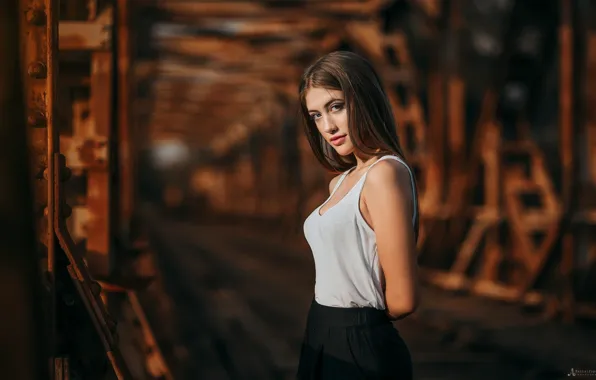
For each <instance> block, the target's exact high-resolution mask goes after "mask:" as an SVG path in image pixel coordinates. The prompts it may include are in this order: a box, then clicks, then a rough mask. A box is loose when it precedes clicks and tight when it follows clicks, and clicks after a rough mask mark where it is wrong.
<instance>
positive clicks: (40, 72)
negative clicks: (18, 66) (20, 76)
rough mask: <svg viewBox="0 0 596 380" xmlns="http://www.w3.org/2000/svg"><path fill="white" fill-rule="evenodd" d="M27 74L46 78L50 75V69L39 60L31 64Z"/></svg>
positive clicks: (37, 77) (32, 76) (36, 77)
mask: <svg viewBox="0 0 596 380" xmlns="http://www.w3.org/2000/svg"><path fill="white" fill-rule="evenodd" d="M27 74H29V76H30V77H31V78H35V79H45V78H47V76H48V70H47V68H46V65H45V63H43V62H40V61H37V62H32V63H30V64H29V67H28V68H27Z"/></svg>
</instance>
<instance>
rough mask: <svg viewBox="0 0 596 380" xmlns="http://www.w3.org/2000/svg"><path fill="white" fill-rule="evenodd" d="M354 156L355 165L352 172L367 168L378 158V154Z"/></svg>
mask: <svg viewBox="0 0 596 380" xmlns="http://www.w3.org/2000/svg"><path fill="white" fill-rule="evenodd" d="M354 156H355V157H356V167H355V168H354V170H353V171H352V172H358V171H360V170H362V169H364V168H367V167H369V166H370V165H372V164H373V163H375V161H377V160H378V159H379V156H356V155H354Z"/></svg>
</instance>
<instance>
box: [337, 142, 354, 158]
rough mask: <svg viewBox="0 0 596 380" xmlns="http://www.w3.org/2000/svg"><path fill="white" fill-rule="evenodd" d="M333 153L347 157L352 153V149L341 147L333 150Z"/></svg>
mask: <svg viewBox="0 0 596 380" xmlns="http://www.w3.org/2000/svg"><path fill="white" fill-rule="evenodd" d="M335 151H336V152H337V154H339V155H340V156H342V157H345V156H349V155H350V154H352V153H354V149H353V148H352V147H347V146H343V145H342V146H338V147H337V148H335Z"/></svg>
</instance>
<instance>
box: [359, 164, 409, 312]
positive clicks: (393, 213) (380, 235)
mask: <svg viewBox="0 0 596 380" xmlns="http://www.w3.org/2000/svg"><path fill="white" fill-rule="evenodd" d="M362 194H363V198H364V202H365V205H366V211H367V216H368V217H369V219H370V220H369V223H370V224H371V226H372V228H373V229H374V231H375V235H376V239H377V249H378V255H379V262H380V263H381V268H382V270H383V274H384V277H385V300H386V303H387V311H388V312H389V315H390V316H391V317H392V318H395V319H401V318H404V317H406V316H407V315H409V314H411V313H413V312H414V311H415V310H416V308H417V306H418V300H419V284H418V274H417V260H416V257H417V255H416V242H415V237H414V226H413V224H412V217H413V215H414V198H413V197H414V195H413V193H412V182H411V179H410V173H409V171H408V168H406V167H405V166H404V165H403V164H402V163H401V162H398V161H395V160H384V161H381V162H379V163H378V164H376V165H375V167H373V168H371V170H370V172H369V173H368V177H367V179H366V184H365V186H364V189H363V193H362Z"/></svg>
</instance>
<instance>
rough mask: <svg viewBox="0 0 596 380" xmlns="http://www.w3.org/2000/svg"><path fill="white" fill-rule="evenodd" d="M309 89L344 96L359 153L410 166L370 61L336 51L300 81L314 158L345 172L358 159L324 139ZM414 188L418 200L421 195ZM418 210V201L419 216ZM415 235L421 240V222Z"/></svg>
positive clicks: (387, 101)
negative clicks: (392, 157)
mask: <svg viewBox="0 0 596 380" xmlns="http://www.w3.org/2000/svg"><path fill="white" fill-rule="evenodd" d="M310 88H324V89H329V90H338V91H342V92H343V94H344V97H345V103H346V110H347V112H348V132H349V134H350V139H351V140H352V143H353V144H354V147H355V149H356V150H358V151H359V152H362V153H364V154H365V155H369V156H378V157H380V156H384V155H388V154H392V155H396V156H398V157H400V158H401V159H402V160H403V161H404V162H405V163H406V164H407V165H408V166H409V164H408V162H407V160H406V157H405V155H404V153H403V150H402V148H401V145H400V143H399V138H398V136H397V131H396V123H395V119H394V117H393V112H392V109H391V104H390V103H389V99H388V97H387V94H386V93H385V90H384V89H383V86H382V83H381V79H380V78H379V75H378V74H377V72H376V71H375V69H374V67H373V66H372V64H371V63H370V62H369V61H368V60H366V59H365V58H363V57H361V56H360V55H358V54H355V53H352V52H348V51H334V52H331V53H329V54H326V55H324V56H322V57H321V58H319V59H318V60H317V61H316V62H315V63H313V64H312V65H311V66H309V67H308V68H307V69H306V70H305V71H304V74H303V75H302V79H301V81H300V87H299V96H300V109H301V115H302V121H303V126H304V131H305V133H306V137H307V139H308V142H309V144H310V147H311V149H312V151H313V153H314V155H315V157H316V158H317V159H318V160H319V162H320V163H321V164H322V165H323V166H324V167H325V168H326V169H328V170H330V171H333V172H343V171H346V170H348V169H350V168H352V167H354V166H355V165H356V157H355V156H354V155H350V156H345V157H342V156H341V155H339V154H338V153H337V152H336V151H335V149H333V148H332V147H331V146H330V145H329V143H328V142H327V141H326V140H325V139H324V138H323V136H321V134H320V133H319V130H318V129H317V126H316V125H315V123H314V121H313V120H312V119H311V117H310V115H309V113H308V109H307V107H306V99H305V98H306V92H307V90H309V89H310ZM410 169H411V167H410ZM412 173H413V172H412ZM414 183H416V181H415V180H414ZM414 187H415V189H414V190H415V194H414V196H415V197H416V200H417V199H418V194H417V193H418V191H417V187H416V186H414ZM418 209H419V207H418V201H416V215H418ZM415 235H416V236H418V218H416V225H415Z"/></svg>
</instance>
